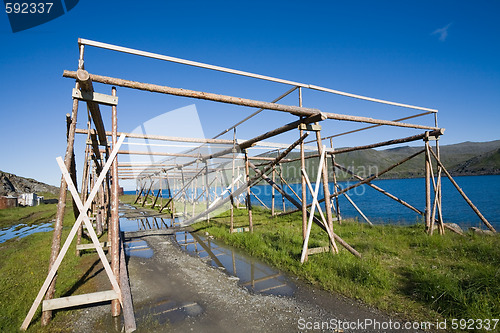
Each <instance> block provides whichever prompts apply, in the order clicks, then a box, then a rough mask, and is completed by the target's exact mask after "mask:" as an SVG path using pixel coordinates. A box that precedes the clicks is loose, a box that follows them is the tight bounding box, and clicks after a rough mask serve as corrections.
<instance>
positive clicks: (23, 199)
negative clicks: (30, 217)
mask: <svg viewBox="0 0 500 333" xmlns="http://www.w3.org/2000/svg"><path fill="white" fill-rule="evenodd" d="M17 200H18V204H19V206H30V207H32V206H36V205H38V196H37V195H36V193H22V194H20V195H19V197H18V198H17Z"/></svg>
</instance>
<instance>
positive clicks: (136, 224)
mask: <svg viewBox="0 0 500 333" xmlns="http://www.w3.org/2000/svg"><path fill="white" fill-rule="evenodd" d="M180 221H181V220H180V219H179V218H175V219H174V220H173V221H172V219H171V218H167V217H165V216H148V215H147V213H145V212H142V211H140V210H138V209H136V208H135V207H133V206H131V205H121V206H120V230H121V231H124V232H127V231H147V230H160V229H165V230H167V229H171V228H174V227H176V226H177V225H178V223H179V222H180ZM170 237H172V238H173V240H175V242H177V244H178V245H179V246H180V247H181V248H182V249H183V250H184V251H186V252H187V253H189V254H191V255H195V256H198V257H200V258H202V259H204V260H206V261H207V262H208V264H209V265H211V266H213V267H216V268H219V269H221V270H223V271H225V272H226V273H227V274H228V275H229V276H230V278H231V279H234V280H238V283H239V284H240V285H241V286H243V287H245V288H247V289H248V290H249V291H251V292H254V293H260V294H270V295H279V296H292V295H293V294H294V292H295V290H296V287H295V285H294V284H293V283H292V282H291V281H290V280H289V279H288V278H287V277H286V276H284V275H283V274H282V273H281V272H279V271H278V270H276V269H274V268H271V267H269V266H268V265H266V264H265V263H263V262H261V261H258V260H256V259H254V258H251V257H249V256H247V255H245V254H244V253H243V252H241V251H240V250H238V249H235V248H233V247H230V246H228V245H225V244H223V243H221V242H218V241H215V240H214V239H212V237H211V236H206V235H200V234H197V233H191V232H187V231H182V232H176V233H175V234H174V236H170ZM124 246H125V254H126V255H127V256H135V257H141V258H151V257H152V256H153V255H154V253H153V250H152V249H151V248H150V247H149V246H148V244H147V242H146V241H144V240H142V239H129V240H126V241H125V242H124ZM179 306H181V307H183V306H184V305H179Z"/></svg>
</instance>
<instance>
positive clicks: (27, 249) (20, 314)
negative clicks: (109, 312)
mask: <svg viewBox="0 0 500 333" xmlns="http://www.w3.org/2000/svg"><path fill="white" fill-rule="evenodd" d="M55 207H56V205H40V206H37V207H26V208H19V209H18V208H13V209H8V210H2V211H0V212H2V213H3V215H2V220H3V221H5V220H7V219H8V220H12V219H14V218H16V216H17V218H21V219H24V220H25V223H27V224H33V223H36V221H35V220H34V217H35V216H37V218H36V219H38V217H39V216H42V215H47V216H49V215H50V214H55V210H54V209H55ZM39 214H42V215H39ZM74 221H75V219H74V217H73V211H72V209H71V203H70V201H69V200H68V202H67V206H66V214H65V217H64V227H63V235H62V242H64V240H65V239H66V237H67V235H68V233H69V230H70V229H71V227H72V225H73V223H74ZM12 223H14V224H16V223H18V222H16V221H13V222H12ZM52 235H53V233H52V232H41V233H35V234H32V235H29V236H27V237H24V238H14V239H11V240H8V241H6V242H5V243H2V244H0V258H1V259H0V332H18V331H19V327H20V326H21V323H22V322H23V320H24V318H25V316H26V314H27V313H28V311H29V309H30V307H31V305H32V303H33V301H34V300H35V297H36V295H37V294H38V291H39V289H40V287H41V286H42V284H43V281H44V280H45V278H46V276H47V273H48V262H49V257H50V249H51V244H52ZM61 246H62V244H61ZM74 246H75V245H74V242H73V245H72V246H71V247H70V249H74ZM91 256H92V258H91ZM93 257H95V253H93V254H89V255H84V256H83V257H76V256H75V254H74V250H69V251H68V253H67V255H66V256H65V258H64V260H63V262H62V264H61V267H60V269H59V271H58V280H57V287H56V295H55V297H60V296H64V295H66V296H67V295H69V294H71V293H73V292H74V291H75V289H77V288H80V285H81V283H82V281H80V279H81V277H82V276H83V274H84V272H85V271H86V269H87V268H88V267H87V266H88V263H89V260H91V259H93ZM83 288H84V289H85V288H87V289H88V290H89V291H94V290H92V288H95V286H92V282H91V283H86V284H85V286H84V287H83ZM69 313H70V311H68V310H64V311H60V312H54V319H53V321H52V322H51V324H50V325H49V326H47V327H44V328H42V327H41V326H40V315H41V309H40V307H39V308H38V310H37V312H36V314H35V316H34V318H33V321H32V324H31V325H30V327H29V329H28V331H31V332H58V331H65V327H66V325H67V318H68V315H69Z"/></svg>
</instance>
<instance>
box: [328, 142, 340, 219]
mask: <svg viewBox="0 0 500 333" xmlns="http://www.w3.org/2000/svg"><path fill="white" fill-rule="evenodd" d="M330 148H332V149H333V139H332V138H330ZM330 156H331V158H332V171H333V189H334V190H333V191H334V192H335V191H337V188H338V184H337V174H336V173H335V170H336V169H335V154H331V155H330ZM335 215H337V221H338V222H339V224H342V218H341V216H340V205H339V196H338V195H337V196H335Z"/></svg>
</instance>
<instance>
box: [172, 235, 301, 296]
mask: <svg viewBox="0 0 500 333" xmlns="http://www.w3.org/2000/svg"><path fill="white" fill-rule="evenodd" d="M175 239H176V240H177V243H178V244H179V245H180V246H181V247H182V248H183V249H185V250H186V251H188V252H190V253H193V254H196V255H198V256H199V257H200V258H206V259H207V260H208V261H209V263H210V264H211V265H212V266H214V267H218V268H221V269H224V270H226V272H227V273H228V274H230V275H233V276H237V277H238V278H239V280H240V285H242V286H244V287H245V288H247V289H249V290H250V291H252V292H256V293H263V294H272V295H282V296H291V295H293V293H294V291H295V286H293V284H292V283H291V282H290V281H289V280H288V279H287V278H286V277H284V276H283V275H282V274H281V273H280V272H279V271H277V270H275V269H273V268H271V267H269V266H267V265H266V264H263V263H261V262H259V261H257V260H255V259H253V258H250V257H247V256H246V255H244V254H242V253H240V252H238V251H236V250H235V249H232V248H229V247H227V246H226V245H224V244H220V243H218V242H214V241H213V240H212V239H210V238H207V237H203V236H200V235H197V234H196V233H192V234H191V233H189V232H177V233H175Z"/></svg>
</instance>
